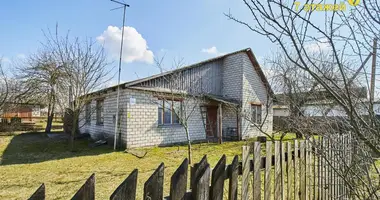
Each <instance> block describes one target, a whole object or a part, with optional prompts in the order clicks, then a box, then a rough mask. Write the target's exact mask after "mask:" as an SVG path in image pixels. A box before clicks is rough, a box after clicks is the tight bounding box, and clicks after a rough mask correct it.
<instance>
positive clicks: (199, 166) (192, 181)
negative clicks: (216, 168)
mask: <svg viewBox="0 0 380 200" xmlns="http://www.w3.org/2000/svg"><path fill="white" fill-rule="evenodd" d="M207 164H208V162H207V156H206V155H204V156H203V158H202V159H201V161H200V162H199V163H197V164H195V165H194V167H192V169H191V174H190V188H191V189H193V188H194V186H195V178H196V177H198V176H199V174H200V172H202V171H204V169H205V167H206V165H207Z"/></svg>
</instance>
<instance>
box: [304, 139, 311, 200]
mask: <svg viewBox="0 0 380 200" xmlns="http://www.w3.org/2000/svg"><path fill="white" fill-rule="evenodd" d="M309 148H310V144H309V140H308V139H306V140H305V168H306V169H305V186H306V188H305V199H306V200H309V197H310V156H309V155H310V154H309V153H310V151H309Z"/></svg>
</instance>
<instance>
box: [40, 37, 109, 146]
mask: <svg viewBox="0 0 380 200" xmlns="http://www.w3.org/2000/svg"><path fill="white" fill-rule="evenodd" d="M45 39H46V40H45V42H43V43H42V45H43V47H44V49H46V51H47V52H49V55H50V56H51V58H52V59H53V60H54V62H55V64H56V66H60V67H61V72H62V73H61V74H60V76H61V77H62V79H61V80H62V81H60V82H59V84H57V88H58V90H61V91H69V92H68V93H67V94H66V96H67V97H69V96H70V95H72V96H71V97H69V98H70V99H71V100H72V101H71V102H70V103H69V104H70V105H69V108H70V109H69V111H68V112H69V113H71V117H70V119H69V122H70V124H71V125H72V126H71V130H70V133H71V134H70V149H71V150H74V138H75V135H77V134H78V133H79V128H78V124H79V122H80V120H82V119H81V118H80V113H81V112H82V111H83V109H84V108H85V105H86V104H87V103H88V102H89V101H90V99H91V97H90V96H89V95H87V94H89V93H91V92H93V91H95V90H97V89H99V88H100V87H101V86H102V85H104V83H105V82H107V81H109V80H110V79H111V78H112V77H110V76H109V72H110V71H111V69H110V68H109V67H108V64H109V63H108V62H107V60H106V55H105V53H104V50H103V48H102V47H99V46H97V44H96V43H95V42H94V41H92V40H91V39H85V40H80V39H79V38H76V37H74V38H70V36H69V34H66V35H65V36H64V37H62V36H59V34H58V30H56V32H55V34H52V33H51V31H50V30H49V31H48V32H46V33H45ZM83 120H84V119H83ZM65 121H66V122H67V120H65Z"/></svg>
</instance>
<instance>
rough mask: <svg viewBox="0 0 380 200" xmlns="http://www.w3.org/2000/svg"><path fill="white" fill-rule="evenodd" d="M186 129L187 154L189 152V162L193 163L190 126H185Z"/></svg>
mask: <svg viewBox="0 0 380 200" xmlns="http://www.w3.org/2000/svg"><path fill="white" fill-rule="evenodd" d="M185 131H186V138H187V154H188V159H189V164H191V158H192V152H191V140H190V133H189V128H188V127H187V126H185Z"/></svg>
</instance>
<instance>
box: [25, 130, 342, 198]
mask: <svg viewBox="0 0 380 200" xmlns="http://www.w3.org/2000/svg"><path fill="white" fill-rule="evenodd" d="M349 145H350V139H349V137H348V136H345V135H341V136H339V135H336V136H332V137H328V136H326V137H324V138H323V139H322V138H319V139H309V140H301V141H299V140H295V141H292V142H280V141H275V142H271V141H267V142H266V143H259V142H255V143H253V145H252V146H243V152H242V160H241V161H240V162H239V159H238V156H235V157H234V158H233V160H232V163H231V164H229V165H227V164H226V156H224V155H223V156H222V157H221V158H220V160H219V162H218V163H217V164H216V166H215V167H214V168H213V169H211V167H210V165H209V163H208V161H207V156H204V157H203V158H202V159H201V161H200V162H199V163H196V164H194V166H193V167H191V169H190V185H189V187H190V188H188V187H187V186H188V185H187V181H188V171H189V169H188V168H189V164H188V160H187V159H185V160H184V161H183V162H182V164H181V165H180V166H179V167H178V169H177V170H176V171H175V172H174V174H173V175H172V176H171V183H170V194H169V196H167V197H165V198H166V199H171V200H181V199H194V200H209V199H211V200H221V199H229V200H236V199H238V196H239V197H240V198H239V199H242V200H247V199H265V200H267V199H268V200H269V199H301V200H306V199H349V195H348V193H349V192H348V190H347V188H346V186H345V184H344V179H343V178H342V177H343V176H342V173H343V171H344V169H340V166H339V165H340V164H339V163H340V161H341V159H342V158H344V159H345V160H344V162H349V159H350V154H349V148H348V147H349ZM264 146H265V147H264ZM273 149H274V152H273ZM342 166H343V165H342ZM164 168H165V167H164V163H161V164H160V165H159V166H158V168H157V169H156V170H155V171H154V172H153V174H152V175H151V177H150V178H149V179H148V180H147V181H146V182H145V184H144V194H143V198H144V200H159V199H160V200H161V199H163V197H164V188H163V186H164ZM239 176H241V179H240V177H239ZM137 178H138V171H137V169H135V170H134V171H132V173H131V174H130V175H129V176H128V177H127V178H126V179H125V180H124V181H123V182H122V183H121V184H120V186H119V187H118V188H117V189H116V190H115V191H114V192H113V194H112V195H111V196H110V199H111V200H134V199H136V187H137ZM226 180H228V185H225V183H226ZM240 180H241V181H240ZM239 182H240V183H241V184H239ZM239 188H240V189H239ZM30 199H32V200H41V199H45V186H44V184H42V185H41V186H40V187H39V188H38V189H37V191H36V192H35V193H34V194H33V195H32V196H31V197H30ZM72 199H78V200H92V199H95V174H92V175H91V176H90V177H89V178H88V179H87V181H86V182H85V183H84V185H83V186H82V187H81V188H80V189H79V190H78V191H77V193H76V194H75V195H74V196H73V198H72Z"/></svg>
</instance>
